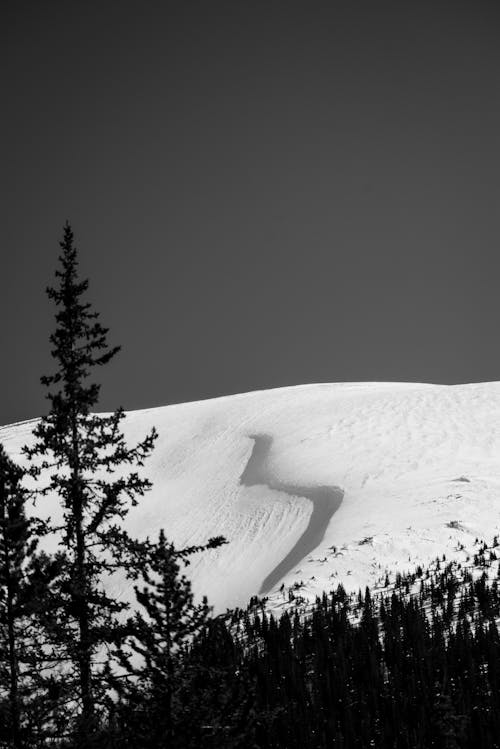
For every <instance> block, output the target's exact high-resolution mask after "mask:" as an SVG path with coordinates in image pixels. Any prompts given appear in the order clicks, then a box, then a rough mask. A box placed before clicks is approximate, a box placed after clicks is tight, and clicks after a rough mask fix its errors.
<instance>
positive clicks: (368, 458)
mask: <svg viewBox="0 0 500 749" xmlns="http://www.w3.org/2000/svg"><path fill="white" fill-rule="evenodd" d="M152 426H156V428H157V430H158V432H159V439H158V443H157V446H156V449H155V452H154V455H153V457H152V458H151V459H150V461H149V462H148V465H147V468H146V473H147V475H148V476H149V477H150V478H151V480H152V481H153V484H154V488H153V490H152V492H150V493H149V494H148V495H147V496H146V497H145V499H144V500H143V502H142V503H141V505H140V506H138V507H137V508H135V509H134V510H132V512H131V513H130V515H129V517H128V520H127V524H128V527H129V528H130V529H131V530H132V531H133V532H134V533H135V534H137V535H140V536H143V535H155V534H156V533H157V531H158V530H159V528H160V527H164V528H165V530H166V533H167V535H168V536H169V537H170V538H171V539H173V540H174V541H175V543H176V544H178V545H186V544H193V543H201V542H203V541H204V540H205V539H207V538H208V537H209V536H214V535H219V534H223V535H225V536H226V538H227V539H228V541H229V543H228V545H227V546H224V547H222V548H221V549H218V550H217V551H214V552H210V553H207V554H203V555H200V556H199V557H198V558H197V559H193V563H192V565H191V566H190V567H189V568H188V573H189V575H190V576H191V577H192V580H193V583H194V586H195V590H196V591H197V592H198V593H199V594H202V593H204V594H206V595H208V597H209V600H210V602H211V603H212V604H214V606H215V609H216V611H221V610H224V609H225V608H226V607H234V606H244V605H245V604H246V603H247V601H248V599H249V598H250V597H251V596H253V595H256V594H266V595H269V596H270V598H271V601H272V602H273V601H274V603H275V605H278V604H279V602H281V601H283V600H284V597H285V595H286V589H287V588H289V587H292V586H293V585H294V584H295V583H298V582H303V583H304V585H303V587H302V588H301V592H302V595H305V596H306V597H311V598H314V596H315V595H316V594H317V593H319V592H321V591H322V590H324V589H330V588H332V587H333V586H336V585H337V584H338V583H339V582H342V583H343V584H344V586H345V587H346V588H347V589H354V590H356V589H357V588H359V587H364V586H365V585H367V584H369V585H372V586H374V587H376V586H377V584H378V582H379V581H380V580H382V579H383V578H384V577H385V571H386V570H391V571H392V572H397V571H401V572H404V571H405V570H411V569H413V568H415V567H416V565H417V564H426V563H428V562H429V561H431V560H432V559H434V558H435V557H436V556H440V555H442V554H446V557H447V559H452V558H454V556H455V557H457V558H458V557H460V556H461V555H462V554H463V552H462V551H459V547H460V546H462V545H463V546H464V548H465V550H467V549H470V550H471V551H473V545H474V541H475V539H476V537H480V538H491V537H492V536H493V535H494V534H496V533H497V532H498V531H499V530H500V382H495V383H480V384H470V385H456V386H444V385H425V384H399V383H353V384H349V383H345V384H344V383H339V384H317V385H303V386H297V387H290V388H281V389H277V390H266V391H259V392H252V393H247V394H242V395H234V396H227V397H224V398H217V399H213V400H206V401H200V402H195V403H186V404H180V405H172V406H166V407H163V408H155V409H148V410H143V411H135V412H130V413H128V414H127V419H126V422H125V432H126V435H127V438H128V439H130V440H131V441H134V440H137V439H139V438H140V437H142V436H143V435H144V434H145V433H146V432H147V431H148V430H149V429H150V428H151V427H152ZM32 427H33V422H23V423H20V424H15V425H11V426H6V427H3V428H1V429H0V442H2V443H3V444H4V445H5V447H6V449H7V450H8V451H9V452H10V453H11V455H13V456H19V455H20V450H21V447H22V445H23V444H26V443H27V442H29V439H30V434H31V429H32ZM47 512H48V513H50V514H52V515H54V514H55V512H56V509H55V508H54V507H53V506H52V503H51V502H50V500H47ZM117 584H118V585H120V586H123V583H122V582H121V581H118V582H117ZM283 584H284V586H285V590H283V591H280V588H281V587H282V585H283ZM124 594H125V595H127V594H128V593H127V591H124Z"/></svg>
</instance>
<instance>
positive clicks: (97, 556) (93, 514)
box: [26, 223, 156, 747]
mask: <svg viewBox="0 0 500 749" xmlns="http://www.w3.org/2000/svg"><path fill="white" fill-rule="evenodd" d="M60 247H61V254H60V258H59V260H60V268H59V269H58V270H57V271H56V281H57V282H58V283H57V286H56V287H51V288H49V289H47V294H48V296H49V298H50V299H51V300H52V301H53V302H54V304H55V305H56V314H55V321H56V329H55V331H54V333H53V334H52V335H51V337H50V341H51V344H52V356H53V358H54V359H55V362H56V370H55V372H54V373H53V374H51V375H49V376H44V377H42V378H41V381H42V384H43V385H45V386H46V387H47V388H48V389H49V392H48V395H47V397H48V399H49V402H50V411H49V413H48V415H46V416H44V417H43V418H42V419H41V420H40V421H39V423H38V425H37V426H36V428H35V430H34V432H33V434H34V437H35V442H34V445H33V446H32V447H30V448H26V453H27V455H28V457H29V458H30V459H31V460H33V461H34V463H33V465H34V469H33V470H34V471H36V472H37V473H38V474H42V476H45V477H48V478H47V479H46V481H45V483H44V485H43V487H42V488H40V489H39V491H40V493H41V494H43V495H46V494H55V495H57V497H58V498H59V500H60V503H61V507H62V511H63V521H62V524H61V525H60V526H59V527H54V526H53V527H52V530H53V531H54V532H58V533H59V534H60V548H61V552H62V554H63V555H64V561H65V564H64V570H63V573H62V576H61V584H60V586H59V591H58V594H59V598H58V602H57V605H56V604H55V603H54V617H53V629H54V637H55V638H56V640H57V642H58V645H59V657H60V661H61V663H66V664H67V673H66V679H67V681H68V682H71V680H74V684H75V695H76V696H75V706H74V707H75V714H76V728H75V730H76V734H75V736H76V738H75V741H76V743H77V745H78V746H81V747H90V746H92V745H94V744H95V743H96V741H97V739H96V736H97V724H98V718H99V711H100V708H101V705H102V704H103V702H104V701H105V695H104V691H105V685H103V681H102V674H103V667H102V664H100V663H99V660H100V659H101V660H102V651H103V645H104V644H105V643H106V642H107V641H108V640H109V639H110V638H111V637H112V636H113V628H114V626H115V624H116V617H117V615H118V614H119V613H120V612H121V611H122V610H123V609H124V608H125V607H126V604H125V603H123V602H120V601H118V600H117V599H116V598H113V597H112V596H111V595H110V594H109V593H107V592H106V591H105V589H104V587H103V577H104V576H105V575H109V574H111V573H113V572H115V571H116V570H117V569H126V568H127V564H128V563H129V561H130V558H129V553H128V552H129V551H130V550H131V549H132V544H131V541H130V539H129V537H128V535H127V533H126V532H125V531H124V530H123V528H122V521H123V519H124V518H125V516H126V514H127V512H128V510H129V508H130V507H131V506H133V505H135V504H137V501H138V497H140V496H142V495H143V494H144V493H145V491H146V490H147V489H149V488H150V482H149V481H148V480H147V479H145V478H143V477H141V476H140V475H139V473H138V471H137V470H132V469H133V468H135V469H137V468H140V467H141V466H142V465H143V462H144V460H145V458H146V457H147V456H148V455H149V454H150V452H151V450H152V449H153V446H154V442H155V438H156V432H155V430H154V429H153V430H152V432H151V433H150V434H148V435H147V436H146V437H145V439H144V440H143V441H142V442H140V443H139V444H137V445H135V446H133V447H130V446H128V445H127V443H126V441H125V437H124V435H123V432H122V430H121V423H122V421H123V419H124V418H125V414H124V411H123V409H121V408H120V409H118V410H116V411H115V412H114V413H112V414H111V415H105V416H102V415H97V414H95V413H94V409H95V407H96V406H97V404H98V400H99V393H100V385H99V384H97V383H96V382H95V381H94V380H93V375H94V373H95V370H96V369H98V368H99V367H102V366H104V365H105V364H107V363H108V362H109V361H110V360H111V359H112V358H113V357H114V356H115V354H116V353H117V352H118V350H119V347H113V348H112V347H109V345H108V343H107V333H108V329H107V328H104V327H103V326H102V325H101V323H100V322H99V319H98V318H99V315H98V313H97V312H94V311H93V310H92V308H91V305H90V303H89V302H87V301H85V299H84V295H85V292H86V291H87V289H88V281H87V280H80V279H79V276H78V255H77V250H76V247H75V245H74V237H73V232H72V230H71V227H70V225H69V224H68V223H66V225H65V227H64V236H63V240H62V241H61V242H60ZM127 467H130V471H131V472H130V473H128V474H127V473H126V469H127Z"/></svg>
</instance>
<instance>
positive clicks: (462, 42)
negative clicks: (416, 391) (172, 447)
mask: <svg viewBox="0 0 500 749" xmlns="http://www.w3.org/2000/svg"><path fill="white" fill-rule="evenodd" d="M499 38H500V6H499V5H498V3H497V2H493V1H489V0H470V2H461V1H460V0H455V1H454V2H440V0H432V2H426V1H425V0H424V1H422V0H420V1H419V2H416V1H415V2H406V1H405V0H397V1H395V2H384V0H381V1H380V2H373V0H365V1H363V0H330V1H329V2H315V0H307V1H306V0H303V2H296V1H295V0H286V1H285V0H283V1H281V0H266V2H261V1H260V0H252V1H251V2H250V1H248V2H246V1H243V0H241V1H235V0H230V1H228V2H218V1H217V0H213V1H211V2H207V0H203V1H201V2H192V1H191V0H178V1H169V0H165V2H162V3H157V2H145V1H144V0H142V1H141V2H131V1H129V0H120V2H118V0H116V1H113V0H109V1H108V2H105V3H103V2H102V0H101V1H99V2H94V1H93V0H85V2H81V1H80V0H74V2H72V3H67V2H62V0H47V1H46V2H44V3H40V2H38V1H37V2H25V1H24V0H16V2H15V3H10V4H8V5H7V6H6V8H5V9H4V10H3V17H2V24H1V30H0V48H1V51H0V55H1V57H2V68H1V69H2V74H1V77H2V93H3V103H4V109H3V111H4V115H3V117H2V121H1V124H0V149H1V150H0V156H1V164H2V169H1V177H0V179H1V180H2V195H3V198H2V201H1V205H0V214H1V215H0V248H1V265H0V268H1V273H0V289H1V293H0V314H1V320H2V325H1V326H0V351H1V352H2V366H1V367H0V423H2V424H6V423H10V422H13V421H18V420H22V419H28V418H31V417H34V416H37V415H40V414H42V413H44V412H45V411H46V410H47V402H46V400H45V393H44V389H43V388H42V386H41V385H40V383H39V379H40V376H41V375H42V374H47V373H49V372H51V371H52V367H53V365H52V361H51V357H50V345H49V341H48V337H49V334H50V332H51V331H52V329H53V324H54V320H53V317H54V310H53V309H52V308H51V304H50V302H49V301H48V299H47V297H46V295H45V288H46V286H47V285H48V284H50V283H52V280H53V276H54V272H55V269H56V267H57V258H58V254H59V247H58V242H59V240H60V238H61V235H62V226H63V224H64V222H65V221H66V220H69V221H70V222H71V225H72V227H73V230H74V232H75V237H76V242H77V245H78V248H79V252H80V268H81V273H82V276H83V277H88V278H89V280H90V288H89V294H88V299H89V301H91V302H92V304H93V306H94V308H95V309H96V310H97V311H99V312H100V313H101V321H102V323H103V324H105V325H106V326H109V328H110V335H109V339H110V343H112V344H121V345H122V352H121V353H120V354H119V356H118V357H116V358H115V359H114V360H113V362H112V363H111V364H110V365H108V366H107V367H106V368H103V369H102V371H101V372H99V375H100V381H101V382H102V384H103V388H102V397H101V402H100V404H99V407H100V408H101V409H102V410H110V409H113V408H115V407H116V406H118V405H122V406H124V407H125V408H127V409H134V408H148V407H153V406H160V405H166V404H168V403H175V402H182V401H189V400H198V399H201V398H208V397H215V396H219V395H224V394H230V393H236V392H243V391H248V390H255V389H261V388H270V387H280V386H286V385H293V384H299V383H308V382H336V381H374V380H383V381H385V380H390V381H392V380H394V381H416V382H434V383H443V384H454V383H459V382H460V383H462V382H472V381H488V380H498V379H500V335H499V322H500V294H499V279H500V260H499V257H500V246H499V236H500V211H499V198H500V177H499V175H500V168H499V167H500V164H499V156H500V45H499V44H498V39H499Z"/></svg>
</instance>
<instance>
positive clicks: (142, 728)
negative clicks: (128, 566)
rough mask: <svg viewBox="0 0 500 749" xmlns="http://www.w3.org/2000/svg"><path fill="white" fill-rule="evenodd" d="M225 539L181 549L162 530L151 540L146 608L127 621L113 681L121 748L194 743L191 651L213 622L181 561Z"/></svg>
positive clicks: (140, 596)
mask: <svg viewBox="0 0 500 749" xmlns="http://www.w3.org/2000/svg"><path fill="white" fill-rule="evenodd" d="M223 543H225V540H224V539H223V538H221V537H216V538H212V539H210V540H209V541H208V543H207V544H206V545H205V546H195V547H190V548H188V549H183V550H181V551H179V550H176V549H175V548H174V546H173V544H172V543H169V542H168V541H167V540H166V537H165V533H164V531H163V529H162V530H161V531H160V534H159V538H158V542H157V543H156V544H149V549H148V553H147V558H145V559H144V564H143V569H142V573H141V575H142V578H143V583H144V585H143V587H141V588H139V587H138V586H136V587H135V593H136V598H137V602H138V603H139V604H140V607H141V609H142V611H141V610H139V611H137V612H136V614H135V615H134V616H133V617H132V618H130V619H129V620H128V623H127V626H126V632H127V639H126V643H125V644H122V645H121V646H119V648H118V649H117V652H116V655H117V658H118V661H119V663H120V665H121V667H122V669H123V673H122V674H121V675H118V676H117V677H115V679H114V684H115V688H116V690H117V692H118V695H119V698H120V706H119V708H118V711H119V712H120V713H121V719H120V722H121V724H122V726H124V725H125V726H126V727H125V731H124V733H123V734H122V736H121V745H123V746H125V745H126V746H134V747H141V748H142V747H144V748H145V747H151V748H153V747H158V746H169V747H170V746H178V747H187V746H188V745H190V744H188V739H187V735H186V732H187V733H192V729H193V725H192V721H193V719H194V718H195V716H194V715H193V713H192V711H190V710H189V705H188V703H189V699H190V698H189V696H188V697H186V692H188V693H190V694H191V696H194V692H196V691H198V689H197V688H195V687H194V682H196V681H197V678H196V677H197V675H198V674H199V671H200V667H201V664H200V662H199V661H198V662H197V663H196V661H195V660H193V659H192V658H190V657H189V655H190V652H191V650H192V647H193V644H194V643H195V642H196V640H197V638H200V636H202V633H203V632H204V631H205V630H206V628H207V626H208V624H209V622H210V611H211V610H210V607H209V606H208V602H207V599H206V598H203V600H202V601H201V603H195V601H194V597H193V592H192V590H191V584H190V582H189V580H188V579H187V577H186V576H185V575H184V574H181V564H182V562H183V560H184V562H186V561H187V557H189V556H190V555H191V554H193V553H194V552H198V551H204V550H206V549H209V548H216V547H218V546H220V545H221V544H223ZM193 667H194V671H195V673H193ZM205 675H206V674H205ZM123 676H125V679H123V678H122V677H123ZM188 683H189V685H190V686H189V687H187V688H186V685H187V684H188ZM198 686H201V685H200V684H199V685H198ZM187 715H189V716H190V718H189V720H186V716H187ZM198 717H199V716H198ZM126 742H127V743H126Z"/></svg>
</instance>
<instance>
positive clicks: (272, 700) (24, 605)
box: [0, 224, 500, 749]
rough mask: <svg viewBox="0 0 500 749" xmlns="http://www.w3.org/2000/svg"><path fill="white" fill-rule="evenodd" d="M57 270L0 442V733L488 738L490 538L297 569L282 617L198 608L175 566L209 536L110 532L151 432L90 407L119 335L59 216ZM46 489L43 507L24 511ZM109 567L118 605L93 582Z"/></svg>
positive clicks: (496, 732) (45, 737)
mask: <svg viewBox="0 0 500 749" xmlns="http://www.w3.org/2000/svg"><path fill="white" fill-rule="evenodd" d="M56 282H57V283H56V286H55V287H54V288H50V289H49V290H48V295H49V298H50V299H51V300H52V301H53V302H54V304H55V306H56V314H55V330H54V332H53V333H52V335H51V337H50V341H51V348H52V355H53V358H54V360H55V369H54V372H53V373H52V374H51V375H48V376H44V377H42V383H43V385H44V386H46V387H47V388H48V400H49V404H50V408H49V411H48V413H47V415H45V416H43V417H42V418H41V419H40V420H39V421H38V422H37V423H36V426H35V428H34V430H33V438H32V440H31V441H30V444H29V446H26V447H25V449H24V450H23V455H22V459H20V460H18V461H17V462H16V461H14V460H13V458H12V456H9V455H8V454H7V452H6V451H5V450H4V449H3V447H2V446H1V445H0V747H2V748H4V749H7V748H8V749H48V748H49V747H53V748H54V749H101V748H102V749H106V748H107V747H109V749H120V748H123V749H160V748H163V747H165V749H167V748H168V747H172V748H174V747H175V748H176V749H199V748H201V747H203V748H205V747H207V749H226V748H227V749H237V748H241V749H246V748H248V749H252V748H259V747H262V748H263V749H264V748H269V749H271V748H273V747H276V748H279V747H283V748H284V749H286V748H288V747H290V749H293V748H294V747H296V748H297V749H309V748H311V749H312V748H318V749H320V748H322V747H342V748H349V747H363V748H364V747H376V748H380V749H385V748H386V747H387V749H389V748H391V749H426V748H428V747H444V748H445V749H446V748H448V749H452V748H454V747H463V748H464V749H465V748H466V747H470V748H471V749H472V748H474V749H486V748H493V747H499V746H500V739H499V737H500V638H499V631H498V624H497V622H498V620H499V618H500V595H499V591H498V576H499V569H498V560H497V549H498V539H497V538H495V539H493V541H492V542H491V544H490V546H487V545H486V544H485V543H484V542H483V541H479V540H478V539H476V544H475V554H473V556H472V557H467V556H466V552H465V551H464V550H463V548H462V551H464V554H463V555H462V556H463V557H465V559H464V560H463V562H462V563H461V564H459V563H458V562H456V561H454V562H449V563H448V562H447V561H446V559H444V558H442V559H440V560H436V562H435V563H434V564H433V565H431V566H430V567H429V568H428V569H426V570H423V569H422V568H420V567H419V568H418V569H417V570H416V571H415V572H412V573H409V574H405V575H403V574H401V573H399V574H397V575H396V576H395V578H394V579H392V580H391V578H390V576H389V575H387V576H386V584H385V587H384V588H383V589H380V590H376V591H370V590H369V589H368V588H367V589H366V590H365V591H364V592H363V593H362V592H359V593H358V594H357V595H352V594H350V595H348V594H347V593H346V592H345V590H344V589H343V588H342V587H341V586H339V587H338V588H337V589H336V590H334V591H332V592H330V593H325V594H324V595H323V596H322V598H319V599H317V600H316V601H315V602H313V603H308V602H307V601H305V600H304V599H302V598H301V597H300V585H299V586H297V587H296V589H295V591H293V590H292V591H290V592H289V600H288V602H287V605H286V607H284V610H283V613H281V615H280V616H278V615H277V614H274V615H273V613H272V610H271V607H270V605H269V604H268V603H266V601H265V600H259V599H257V598H255V599H252V600H251V601H250V605H249V606H248V608H247V609H246V610H235V611H229V612H227V613H226V614H225V615H222V616H217V617H214V616H213V615H212V612H211V610H210V608H209V605H208V602H207V601H206V600H202V601H200V602H196V601H195V600H194V598H193V595H192V592H191V586H190V583H189V580H188V579H187V577H186V576H185V575H184V574H183V567H184V565H185V564H188V563H189V561H190V558H191V556H192V555H193V554H195V553H203V552H204V551H206V550H207V549H210V548H217V547H218V546H220V545H221V544H224V543H226V541H225V539H224V538H222V537H216V538H211V539H207V541H206V544H205V545H203V546H196V547H190V548H184V549H176V548H174V546H173V545H172V544H171V543H170V542H169V541H168V529H166V531H164V530H162V529H159V534H158V538H157V539H146V540H144V539H143V540H138V539H135V538H133V537H131V536H130V535H129V533H127V532H126V530H125V529H124V526H123V522H122V521H123V520H124V518H125V517H126V514H127V512H128V510H129V508H130V507H131V506H133V505H134V504H136V503H137V502H138V501H139V499H140V498H141V497H142V496H143V495H144V494H145V493H146V492H147V490H148V489H149V488H150V483H149V481H148V480H147V479H146V478H144V476H143V475H142V474H141V470H140V469H141V468H142V467H143V465H144V463H145V461H146V460H147V458H148V456H149V454H150V453H151V451H152V450H153V448H154V443H155V439H156V433H155V431H154V430H153V431H152V432H151V433H150V434H148V435H145V437H144V439H143V440H142V441H141V442H140V443H139V444H137V445H132V446H130V445H128V444H126V442H125V439H124V436H123V433H122V431H121V422H122V420H123V418H124V412H123V410H122V409H118V410H117V411H115V412H114V413H112V414H109V415H104V416H98V415H96V414H95V408H96V406H97V404H98V399H99V385H98V384H97V383H96V382H95V379H94V377H95V372H96V370H97V369H98V368H99V367H101V366H102V365H105V364H106V363H107V362H108V361H110V360H111V358H112V357H113V356H114V355H115V354H116V353H117V351H118V349H117V348H116V347H114V348H110V347H109V346H108V344H107V332H108V331H107V329H106V328H103V327H102V326H101V324H100V323H99V320H98V315H97V313H95V312H93V311H92V308H91V306H90V304H89V303H88V302H85V299H84V296H85V292H86V290H87V281H81V280H79V278H78V257H77V252H76V249H75V246H74V240H73V233H72V231H71V228H70V226H69V225H68V224H67V225H66V226H65V229H64V237H63V240H62V242H61V255H60V265H59V268H58V270H57V271H56ZM48 495H50V497H51V501H53V500H54V498H56V499H57V500H58V501H59V508H60V513H59V515H58V517H59V520H58V521H57V522H55V521H54V520H52V519H50V518H47V516H46V513H45V515H44V516H43V517H44V519H42V518H41V517H38V516H37V511H38V508H40V507H41V506H43V503H44V501H45V499H46V497H47V496H48ZM452 527H453V526H452ZM47 540H51V543H50V544H48V545H47V544H46V541H47ZM54 541H55V543H54ZM54 548H56V551H55V552H54V551H51V552H50V553H49V552H48V551H47V549H54ZM116 572H120V573H121V574H122V575H125V576H126V577H127V578H128V579H129V580H130V581H131V583H132V584H133V586H134V588H135V596H136V603H135V607H131V606H130V605H129V603H127V602H126V601H124V600H122V599H121V598H119V597H114V596H113V595H112V593H111V592H110V591H109V590H108V589H107V588H106V587H105V586H104V585H103V581H104V579H105V578H106V577H107V576H109V575H111V574H114V573H116Z"/></svg>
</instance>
